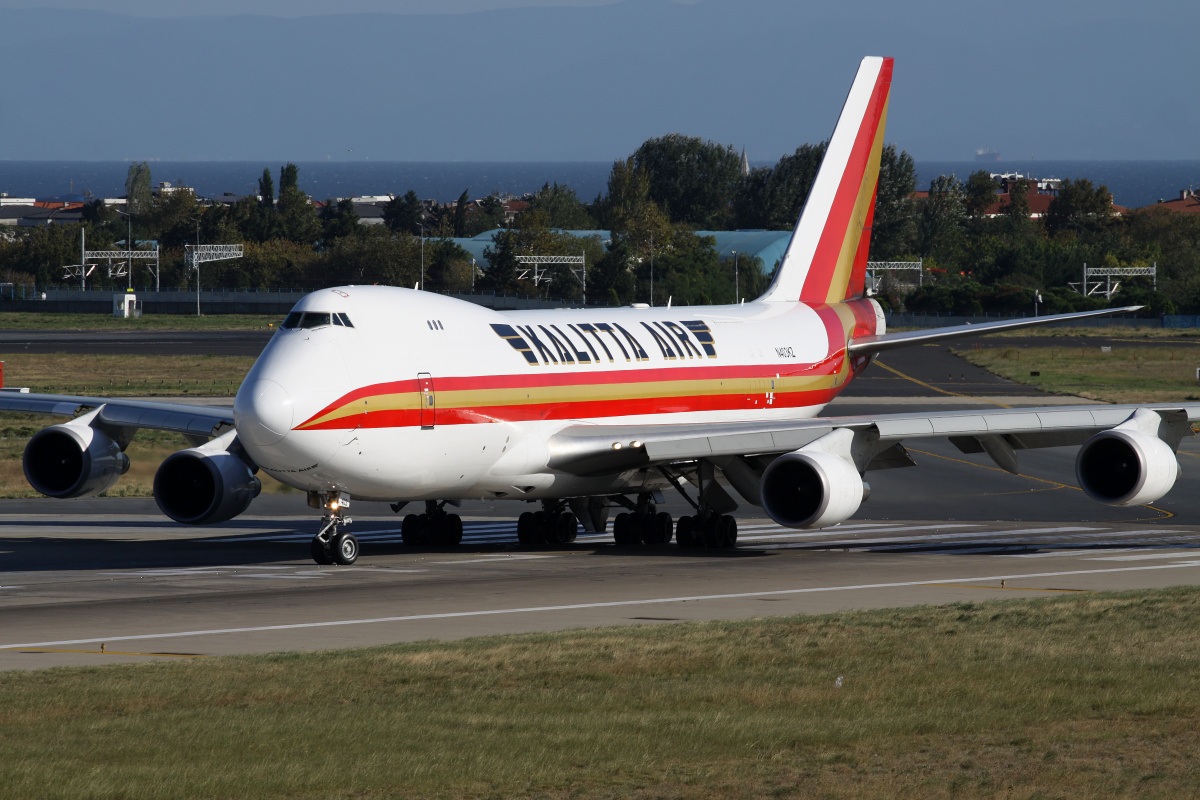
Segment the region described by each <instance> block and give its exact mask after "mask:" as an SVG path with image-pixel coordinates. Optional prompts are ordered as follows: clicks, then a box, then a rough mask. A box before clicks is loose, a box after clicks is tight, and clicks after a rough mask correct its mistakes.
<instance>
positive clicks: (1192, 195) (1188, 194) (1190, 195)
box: [1147, 189, 1200, 214]
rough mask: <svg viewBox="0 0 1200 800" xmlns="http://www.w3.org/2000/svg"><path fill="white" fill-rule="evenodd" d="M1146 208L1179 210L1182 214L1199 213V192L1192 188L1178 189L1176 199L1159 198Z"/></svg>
mask: <svg viewBox="0 0 1200 800" xmlns="http://www.w3.org/2000/svg"><path fill="white" fill-rule="evenodd" d="M1147 207H1148V208H1165V209H1167V210H1168V211H1179V212H1182V213H1184V214H1200V192H1196V191H1194V190H1192V189H1180V190H1179V198H1178V199H1177V200H1159V201H1158V202H1157V203H1155V204H1154V205H1152V206H1147Z"/></svg>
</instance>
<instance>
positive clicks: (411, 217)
mask: <svg viewBox="0 0 1200 800" xmlns="http://www.w3.org/2000/svg"><path fill="white" fill-rule="evenodd" d="M424 219H425V207H424V206H422V205H421V198H419V197H417V193H416V192H414V191H413V190H412V189H409V190H408V191H407V192H405V194H404V196H403V197H393V198H392V199H391V200H389V201H388V204H387V205H386V206H384V207H383V221H384V223H385V224H386V225H387V226H388V227H389V228H391V229H392V230H393V231H395V232H396V233H409V234H412V235H413V236H420V235H421V223H422V221H423V220H424Z"/></svg>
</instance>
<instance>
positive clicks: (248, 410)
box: [233, 378, 293, 447]
mask: <svg viewBox="0 0 1200 800" xmlns="http://www.w3.org/2000/svg"><path fill="white" fill-rule="evenodd" d="M292 410H293V408H292V396H291V395H290V394H288V391H287V389H285V388H283V387H282V386H280V385H279V384H278V383H276V382H275V381H271V380H265V379H262V378H260V379H258V380H255V381H251V382H250V383H248V384H245V385H243V386H242V388H241V389H239V390H238V393H237V399H235V400H234V403H233V414H234V418H235V419H236V420H237V429H238V436H239V437H245V438H246V439H248V440H250V442H251V443H253V444H256V445H258V446H260V447H269V446H270V445H273V444H278V443H279V442H281V441H283V439H284V437H286V436H287V435H288V431H290V430H291V429H292V416H293V414H292Z"/></svg>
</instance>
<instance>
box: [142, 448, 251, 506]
mask: <svg viewBox="0 0 1200 800" xmlns="http://www.w3.org/2000/svg"><path fill="white" fill-rule="evenodd" d="M260 491H262V482H261V481H260V480H259V479H258V478H256V477H254V473H253V472H251V470H250V467H249V466H247V465H246V462H245V461H243V460H242V459H241V458H239V457H238V456H236V455H234V454H233V453H230V452H228V451H226V450H217V449H211V448H209V447H208V446H205V447H193V448H190V449H188V450H180V451H179V452H178V453H173V454H172V455H170V456H168V457H167V459H166V460H165V461H163V463H162V466H160V467H159V468H158V472H156V473H154V500H155V502H157V503H158V507H159V508H160V509H162V512H163V513H164V514H166V515H167V516H168V517H170V518H171V519H173V520H175V521H176V522H182V523H185V524H187V525H210V524H215V523H217V522H225V521H226V520H230V519H233V518H234V517H236V516H237V515H238V514H241V513H242V512H243V511H245V510H246V509H247V508H248V507H249V506H250V501H251V500H253V499H254V498H256V497H258V493H259V492H260Z"/></svg>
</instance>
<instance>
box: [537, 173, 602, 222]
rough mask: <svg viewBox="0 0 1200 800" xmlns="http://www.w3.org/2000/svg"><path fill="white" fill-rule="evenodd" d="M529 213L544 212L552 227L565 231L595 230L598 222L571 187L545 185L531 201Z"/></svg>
mask: <svg viewBox="0 0 1200 800" xmlns="http://www.w3.org/2000/svg"><path fill="white" fill-rule="evenodd" d="M529 211H544V212H546V215H547V217H548V218H549V220H550V227H552V228H562V229H563V230H574V231H584V230H595V228H596V221H595V220H594V219H592V215H591V214H589V213H588V209H587V206H585V205H584V204H583V203H582V202H581V201H580V199H579V197H578V196H577V195H576V194H575V190H574V189H572V188H570V187H569V186H559V185H558V184H557V183H555V184H554V185H553V186H551V185H550V184H549V183H546V184H543V185H542V188H541V189H540V190H538V192H537V193H536V194H535V195H533V197H532V198H530V200H529Z"/></svg>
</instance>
